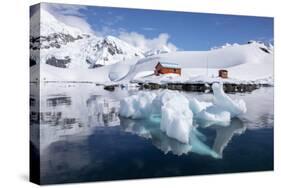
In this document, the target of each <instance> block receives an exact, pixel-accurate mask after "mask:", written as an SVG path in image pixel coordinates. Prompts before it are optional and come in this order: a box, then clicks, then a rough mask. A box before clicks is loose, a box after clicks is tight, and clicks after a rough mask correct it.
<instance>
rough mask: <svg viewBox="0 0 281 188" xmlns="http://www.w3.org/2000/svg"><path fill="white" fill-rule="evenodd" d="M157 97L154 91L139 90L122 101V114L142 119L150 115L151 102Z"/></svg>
mask: <svg viewBox="0 0 281 188" xmlns="http://www.w3.org/2000/svg"><path fill="white" fill-rule="evenodd" d="M155 97H156V94H155V93H152V92H139V93H138V94H137V95H132V96H130V97H126V98H124V99H123V100H121V101H120V111H119V113H120V115H121V116H123V117H126V118H132V119H140V118H145V117H149V115H150V113H151V110H152V108H151V104H152V101H153V99H154V98H155Z"/></svg>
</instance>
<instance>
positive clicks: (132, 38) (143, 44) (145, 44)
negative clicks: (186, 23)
mask: <svg viewBox="0 0 281 188" xmlns="http://www.w3.org/2000/svg"><path fill="white" fill-rule="evenodd" d="M119 38H120V39H122V40H124V41H126V42H128V43H129V44H131V45H133V46H135V47H137V48H140V49H141V50H143V51H148V50H150V49H157V48H162V47H163V46H167V47H168V48H169V49H170V50H171V51H176V50H177V47H176V46H175V45H174V44H173V43H171V42H169V38H170V36H169V35H168V34H167V33H160V34H159V35H158V37H155V38H151V39H149V38H146V37H145V36H144V35H142V34H139V33H136V32H131V33H126V32H121V33H120V35H119Z"/></svg>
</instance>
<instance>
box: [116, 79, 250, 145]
mask: <svg viewBox="0 0 281 188" xmlns="http://www.w3.org/2000/svg"><path fill="white" fill-rule="evenodd" d="M212 89H213V93H214V96H213V102H204V101H198V100H197V99H196V98H191V99H188V98H187V97H186V96H184V95H183V94H181V93H180V92H178V91H170V90H163V91H160V92H139V93H137V94H135V95H132V96H129V97H126V98H124V99H123V100H121V103H120V115H121V116H122V117H125V118H131V119H147V120H150V121H151V122H153V123H154V124H158V125H159V124H160V130H161V131H163V132H164V133H165V134H166V135H167V136H168V137H170V138H173V139H175V140H177V141H179V142H181V143H184V144H189V142H190V139H191V132H192V131H191V130H192V129H196V126H197V124H196V123H198V124H199V126H202V127H209V126H211V125H220V126H228V125H229V124H230V121H231V118H232V117H236V116H238V115H240V114H243V113H245V112H246V110H247V109H246V104H245V102H244V101H243V100H237V99H231V98H230V97H229V96H227V95H226V94H225V93H224V91H223V85H222V84H220V83H213V85H212ZM194 120H195V121H194ZM194 122H195V123H194ZM193 140H194V138H193ZM196 143H198V142H196Z"/></svg>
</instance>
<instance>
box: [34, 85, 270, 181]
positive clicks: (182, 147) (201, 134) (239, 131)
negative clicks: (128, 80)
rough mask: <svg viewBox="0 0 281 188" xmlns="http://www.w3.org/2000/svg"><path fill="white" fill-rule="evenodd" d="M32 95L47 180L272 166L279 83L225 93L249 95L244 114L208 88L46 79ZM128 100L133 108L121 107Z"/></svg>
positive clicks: (241, 107) (240, 96)
mask: <svg viewBox="0 0 281 188" xmlns="http://www.w3.org/2000/svg"><path fill="white" fill-rule="evenodd" d="M31 94H32V95H31V100H30V105H31V109H33V110H31V114H30V115H31V123H32V124H31V129H34V130H36V131H38V130H39V131H40V132H39V134H40V143H38V142H36V141H35V140H36V139H35V138H36V136H38V134H36V132H33V133H35V134H34V135H31V144H32V148H35V151H36V148H37V149H38V148H39V144H40V162H41V167H42V168H41V171H42V177H41V179H42V182H43V183H60V182H78V181H91V180H106V179H126V178H145V177H156V176H157V177H159V176H173V175H188V174H189V175H192V174H193V175H194V174H206V173H219V172H220V173H223V172H237V171H254V170H270V169H272V168H273V139H272V138H273V137H272V136H273V119H274V113H273V88H261V89H258V90H255V91H254V92H252V93H244V94H227V96H226V95H225V94H223V93H221V94H222V96H223V97H227V98H229V100H225V101H228V102H227V103H229V102H231V101H235V100H240V99H243V101H245V104H247V111H246V113H245V114H244V112H245V108H244V107H245V105H243V102H239V103H236V102H235V103H233V104H234V106H232V107H231V108H226V107H229V106H227V105H224V103H223V104H221V103H219V104H218V103H216V102H215V96H214V95H213V94H204V93H192V92H190V93H186V92H175V91H133V90H126V89H125V90H123V89H120V88H119V89H116V90H115V91H114V92H109V91H105V90H104V89H103V87H102V86H92V85H79V84H61V85H56V84H46V85H44V86H42V94H44V95H42V96H41V102H40V103H39V100H38V96H37V95H36V92H31ZM138 96H143V97H142V99H141V100H139V99H138ZM176 96H177V97H176ZM227 98H226V99H227ZM127 99H129V101H130V102H128V104H132V105H129V106H130V108H126V109H125V108H122V105H124V104H123V103H125V104H127V103H126V102H125V101H126V100H127ZM120 101H121V102H120ZM122 101H123V102H122ZM241 101H242V100H241ZM179 103H180V105H179ZM150 104H152V105H150ZM175 104H177V105H178V106H179V107H178V108H177V107H176V105H175ZM220 105H221V106H220ZM39 106H40V108H41V113H40V114H37V112H36V109H37V108H38V107H39ZM136 106H140V107H141V108H136ZM151 106H152V107H151ZM216 106H220V107H222V108H218V107H216ZM260 106H262V107H263V108H260ZM186 107H187V108H186ZM136 109H137V110H138V112H137V113H134V112H135V110H136ZM214 109H216V110H218V109H220V110H219V113H215V112H217V111H215V110H214ZM233 109H235V110H237V112H239V111H240V112H241V114H240V115H238V116H236V117H234V116H233V115H232V113H233V111H234V110H233ZM213 110H214V111H213ZM123 113H127V114H131V115H128V117H123V116H121V115H120V114H123ZM179 113H180V115H177V118H175V116H174V115H175V114H179ZM162 114H165V116H164V117H163V115H162ZM224 114H225V115H224ZM227 114H228V115H227ZM123 115H124V114H123ZM162 117H163V118H162ZM191 117H192V118H191ZM164 120H165V121H164ZM39 122H40V125H39ZM174 125H178V127H177V129H174ZM38 126H39V127H40V129H38ZM179 130H183V131H182V132H181V131H179ZM37 133H38V132H37ZM178 133H181V134H179V135H178ZM185 135H188V136H187V137H186V136H185ZM177 138H179V139H177ZM256 156H259V157H256ZM109 169H110V170H109Z"/></svg>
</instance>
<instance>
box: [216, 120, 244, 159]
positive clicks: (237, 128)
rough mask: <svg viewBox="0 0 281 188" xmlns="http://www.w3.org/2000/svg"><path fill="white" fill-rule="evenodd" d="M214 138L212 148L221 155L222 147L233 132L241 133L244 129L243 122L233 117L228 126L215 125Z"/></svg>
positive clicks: (228, 140)
mask: <svg viewBox="0 0 281 188" xmlns="http://www.w3.org/2000/svg"><path fill="white" fill-rule="evenodd" d="M215 130H216V138H215V141H214V144H213V150H214V151H215V152H216V153H218V154H219V155H220V156H221V157H222V153H223V150H224V148H225V147H226V146H227V144H228V143H229V142H230V140H231V139H232V137H233V136H234V134H242V133H243V132H244V131H245V130H246V126H245V125H244V124H243V122H242V121H241V120H240V119H238V118H234V119H232V120H231V124H230V125H229V126H228V127H220V126H216V127H215Z"/></svg>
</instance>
